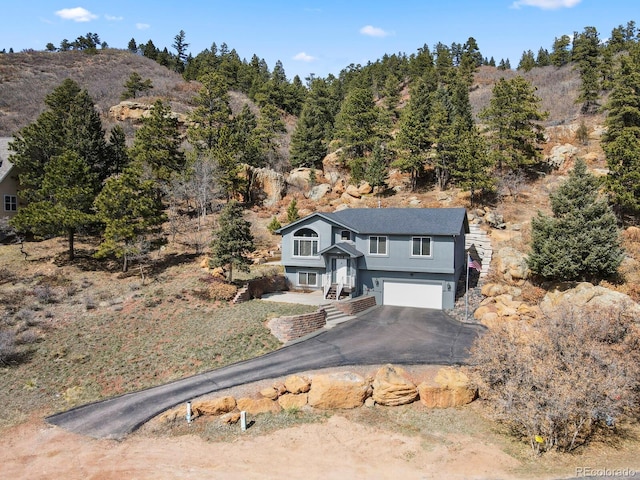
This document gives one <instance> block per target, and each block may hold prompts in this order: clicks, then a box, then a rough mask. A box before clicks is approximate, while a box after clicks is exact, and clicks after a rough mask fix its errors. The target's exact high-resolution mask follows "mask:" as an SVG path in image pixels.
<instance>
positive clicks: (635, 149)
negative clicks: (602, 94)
mask: <svg viewBox="0 0 640 480" xmlns="http://www.w3.org/2000/svg"><path fill="white" fill-rule="evenodd" d="M606 108H607V119H606V126H607V132H606V134H605V135H604V137H603V139H602V147H603V149H604V151H605V154H606V157H607V166H608V167H609V174H608V175H607V178H606V187H607V190H608V192H609V195H610V200H611V202H612V204H613V205H614V207H615V209H616V211H617V212H618V214H619V215H620V217H621V218H622V219H624V217H625V216H627V215H629V216H631V218H632V222H633V223H637V222H638V220H639V218H640V47H638V46H636V47H635V48H634V49H632V51H631V52H630V54H629V55H626V56H622V57H621V58H620V69H619V71H618V72H617V74H616V76H615V78H614V84H613V89H612V91H611V94H610V96H609V100H608V102H607V105H606Z"/></svg>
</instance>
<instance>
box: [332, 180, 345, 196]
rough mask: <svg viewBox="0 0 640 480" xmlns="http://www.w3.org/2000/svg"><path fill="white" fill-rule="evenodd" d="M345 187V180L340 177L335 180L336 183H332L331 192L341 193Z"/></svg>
mask: <svg viewBox="0 0 640 480" xmlns="http://www.w3.org/2000/svg"><path fill="white" fill-rule="evenodd" d="M346 188H347V186H346V182H345V181H344V178H341V179H340V180H338V181H336V183H335V184H334V185H333V193H337V194H338V195H342V194H343V193H344V191H345V190H346Z"/></svg>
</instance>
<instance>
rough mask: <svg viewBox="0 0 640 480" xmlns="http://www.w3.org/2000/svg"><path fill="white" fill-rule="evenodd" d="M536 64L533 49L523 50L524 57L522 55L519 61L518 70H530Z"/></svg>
mask: <svg viewBox="0 0 640 480" xmlns="http://www.w3.org/2000/svg"><path fill="white" fill-rule="evenodd" d="M535 66H536V59H535V57H534V56H533V50H527V51H526V52H522V57H520V63H518V68H517V70H522V71H524V72H528V71H530V70H531V69H533V68H534V67H535Z"/></svg>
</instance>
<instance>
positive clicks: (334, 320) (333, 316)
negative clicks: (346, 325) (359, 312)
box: [322, 303, 356, 328]
mask: <svg viewBox="0 0 640 480" xmlns="http://www.w3.org/2000/svg"><path fill="white" fill-rule="evenodd" d="M322 308H324V311H325V312H326V314H327V325H326V326H325V328H333V327H335V326H336V325H338V324H339V323H342V322H347V321H349V320H353V319H354V318H356V317H354V316H351V315H346V314H344V313H342V312H341V311H340V310H338V309H337V308H336V307H335V306H334V305H333V304H331V303H327V304H326V305H322Z"/></svg>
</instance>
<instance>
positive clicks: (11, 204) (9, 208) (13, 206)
mask: <svg viewBox="0 0 640 480" xmlns="http://www.w3.org/2000/svg"><path fill="white" fill-rule="evenodd" d="M17 210H18V197H16V196H15V195H5V196H4V211H5V212H15V211H17Z"/></svg>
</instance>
